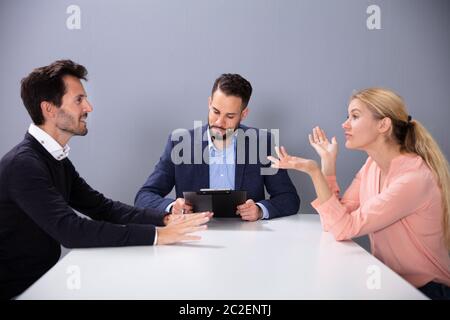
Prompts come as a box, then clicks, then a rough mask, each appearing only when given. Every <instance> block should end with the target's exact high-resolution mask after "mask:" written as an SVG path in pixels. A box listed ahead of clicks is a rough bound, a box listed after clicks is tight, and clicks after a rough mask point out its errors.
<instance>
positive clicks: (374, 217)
mask: <svg viewBox="0 0 450 320" xmlns="http://www.w3.org/2000/svg"><path fill="white" fill-rule="evenodd" d="M359 179H360V178H358V177H357V178H355V180H356V181H355V180H354V182H353V183H352V186H351V187H350V188H349V190H348V191H347V192H346V196H344V198H343V201H344V202H340V201H339V199H338V198H337V197H336V195H332V196H331V198H330V199H328V200H327V201H326V202H324V203H322V204H319V203H317V202H313V207H314V208H315V209H316V210H317V211H318V212H319V214H320V216H321V219H322V221H323V223H324V224H325V225H326V226H327V227H328V229H329V230H328V231H330V232H331V233H332V234H333V235H334V237H335V238H336V239H337V240H347V239H351V238H353V237H358V236H362V235H365V234H368V233H372V232H375V231H377V230H380V229H383V228H385V227H387V226H389V225H391V224H392V223H394V222H396V221H398V220H400V219H402V218H404V217H406V216H408V215H409V214H411V213H412V212H414V211H416V210H417V209H420V208H421V207H422V206H424V205H426V204H424V201H423V200H422V199H423V195H424V194H426V192H427V190H426V189H427V188H428V187H427V186H428V184H427V183H425V181H424V179H423V176H422V175H421V173H420V172H416V171H411V172H407V173H404V174H403V175H402V176H399V177H398V178H396V179H394V180H393V181H392V182H391V183H390V184H389V185H388V186H387V187H386V188H385V189H384V190H383V191H382V192H381V193H379V194H377V195H376V196H374V197H372V198H371V199H369V200H368V201H366V202H365V203H362V204H360V205H358V206H357V208H354V209H353V207H354V206H355V205H356V203H357V201H356V200H355V199H354V197H355V195H356V194H357V190H359V184H360V182H359Z"/></svg>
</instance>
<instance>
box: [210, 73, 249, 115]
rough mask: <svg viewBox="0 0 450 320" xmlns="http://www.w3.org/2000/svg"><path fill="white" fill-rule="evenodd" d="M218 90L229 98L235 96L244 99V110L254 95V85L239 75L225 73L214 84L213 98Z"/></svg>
mask: <svg viewBox="0 0 450 320" xmlns="http://www.w3.org/2000/svg"><path fill="white" fill-rule="evenodd" d="M217 89H220V91H222V92H223V93H225V94H226V95H227V96H235V97H239V98H241V99H242V109H245V108H246V107H247V105H248V102H249V101H250V96H251V95H252V85H251V84H250V82H248V81H247V80H245V79H244V78H243V77H241V76H240V75H239V74H232V73H224V74H222V75H221V76H220V77H219V78H217V79H216V81H215V82H214V86H213V88H212V92H211V97H212V96H213V95H214V92H216V90H217Z"/></svg>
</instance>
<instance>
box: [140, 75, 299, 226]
mask: <svg viewBox="0 0 450 320" xmlns="http://www.w3.org/2000/svg"><path fill="white" fill-rule="evenodd" d="M251 94H252V86H251V84H250V82H248V81H247V80H246V79H244V78H243V77H242V76H240V75H238V74H222V75H221V76H220V77H219V78H217V79H216V81H215V82H214V85H213V89H212V91H211V96H210V97H209V99H208V108H209V113H208V124H207V125H205V126H199V127H197V128H194V129H193V130H190V131H187V130H186V134H185V135H184V137H183V139H179V136H180V135H179V132H178V133H177V132H176V131H175V132H174V133H172V134H171V136H170V137H169V139H168V142H167V144H166V147H165V149H164V152H163V154H162V156H161V158H160V161H159V162H158V163H157V165H156V167H155V170H154V171H153V173H152V174H151V175H150V176H149V177H148V179H147V181H146V182H145V184H144V185H143V186H142V188H141V189H140V190H139V192H138V193H137V195H136V198H135V205H136V206H138V207H144V208H155V209H159V210H165V211H167V212H171V213H174V214H179V213H190V212H192V209H193V208H192V206H191V205H189V204H188V203H186V201H185V199H184V198H183V192H185V191H199V190H200V189H232V190H245V191H247V198H248V200H247V201H246V202H245V203H244V204H242V205H240V206H238V207H237V208H236V213H237V214H238V215H240V217H241V219H242V220H245V221H256V220H259V219H271V218H276V217H282V216H288V215H292V214H296V213H297V212H298V210H299V207H300V198H299V196H298V195H297V191H296V189H295V187H294V185H293V184H292V181H291V179H290V178H289V176H288V174H287V172H286V171H285V170H282V169H280V170H272V171H271V170H270V169H271V168H270V163H269V162H268V161H267V158H266V156H267V155H271V154H272V153H273V152H272V151H271V150H272V149H273V148H271V147H270V146H272V143H273V139H274V137H273V136H272V135H271V134H263V133H265V132H264V130H259V129H256V128H250V127H247V126H244V125H241V121H243V120H244V119H245V118H246V117H247V115H248V113H249V108H248V107H247V105H248V103H249V100H250V96H251ZM180 147H182V148H180ZM261 154H264V155H266V156H264V157H261V156H259V157H257V155H261ZM180 158H182V161H180ZM173 187H175V193H176V197H177V198H176V199H170V198H166V196H167V195H168V194H169V193H170V192H171V191H172V189H173ZM264 189H266V190H267V193H268V194H269V198H268V199H266V197H265V190H264Z"/></svg>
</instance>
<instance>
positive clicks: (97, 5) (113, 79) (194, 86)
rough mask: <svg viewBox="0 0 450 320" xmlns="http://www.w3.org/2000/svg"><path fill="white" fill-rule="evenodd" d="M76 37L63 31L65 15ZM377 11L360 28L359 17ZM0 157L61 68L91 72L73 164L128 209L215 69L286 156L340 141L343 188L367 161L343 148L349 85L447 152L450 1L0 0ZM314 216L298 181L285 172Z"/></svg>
mask: <svg viewBox="0 0 450 320" xmlns="http://www.w3.org/2000/svg"><path fill="white" fill-rule="evenodd" d="M71 4H76V5H78V6H79V7H80V8H81V29H79V30H69V29H68V28H67V27H66V19H67V18H68V17H69V16H70V14H67V13H66V9H67V7H68V6H69V5H71ZM371 4H376V5H378V6H379V7H380V9H381V29H380V30H368V28H367V26H366V20H367V18H368V16H369V14H367V13H366V9H367V7H368V6H369V5H371ZM0 39H1V42H0V119H1V126H0V137H1V138H0V139H1V140H0V155H3V154H5V153H6V152H7V151H8V150H9V149H10V148H11V147H13V146H14V145H15V144H16V143H18V142H19V141H20V140H21V139H22V137H23V135H24V133H25V131H26V129H27V127H28V125H29V123H30V119H29V117H28V114H27V113H26V110H25V108H24V107H23V105H22V103H21V100H20V95H19V89H20V85H19V82H20V79H21V78H22V77H24V76H25V75H27V74H28V73H29V72H30V71H31V70H32V69H33V68H34V67H37V66H42V65H46V64H49V63H51V62H52V61H54V60H56V59H61V58H70V59H73V60H74V61H77V62H79V63H81V64H84V65H85V66H86V67H87V68H88V70H89V75H90V76H89V78H90V79H89V81H88V82H87V83H86V89H87V92H88V95H89V98H90V101H91V103H92V104H93V106H94V112H93V113H92V114H91V115H90V117H89V124H88V125H89V134H88V135H87V136H86V137H83V138H79V137H76V138H74V139H72V140H71V141H70V143H69V144H70V146H71V148H72V150H71V154H70V157H71V159H72V161H73V162H74V164H75V165H76V167H77V168H78V171H79V172H80V173H81V175H82V176H84V177H85V178H86V179H87V181H88V182H89V183H90V184H91V185H92V186H93V187H94V188H97V189H99V190H101V191H102V192H103V193H105V194H106V195H107V196H109V197H112V198H113V199H117V200H121V201H123V202H126V203H133V200H134V196H135V194H136V192H137V190H138V188H139V187H140V186H141V185H142V184H143V182H144V181H145V179H146V177H147V176H148V174H149V173H150V172H151V171H152V170H153V167H154V165H155V164H156V162H157V161H158V159H159V156H160V154H161V152H162V150H163V146H164V144H165V142H166V139H167V136H168V134H169V133H170V132H171V131H172V130H173V129H175V128H192V126H193V121H194V120H203V121H205V119H206V116H207V98H208V95H209V93H210V89H211V87H212V84H213V81H214V79H215V78H216V77H217V76H218V75H220V74H221V73H223V72H232V73H240V74H242V75H243V76H244V77H246V78H247V79H249V80H250V81H251V83H252V85H253V87H254V94H253V96H252V99H251V103H250V106H249V107H250V108H251V112H250V115H249V118H248V120H247V121H246V122H245V123H246V124H247V125H250V126H256V127H260V128H280V133H281V142H282V144H283V145H285V146H286V147H287V148H288V150H290V152H291V153H293V154H298V155H302V156H304V157H315V158H316V159H317V157H316V156H315V154H314V152H313V150H312V149H311V147H310V146H309V144H308V140H307V134H308V133H309V132H310V130H311V129H312V127H313V126H315V125H317V124H320V125H321V126H322V127H323V128H324V129H325V130H327V132H328V133H329V134H330V135H336V136H337V138H338V141H339V142H340V143H341V151H340V157H339V160H338V179H339V181H340V184H341V186H342V187H346V186H347V185H348V184H349V183H350V181H351V179H352V178H353V176H354V174H355V173H356V171H357V170H358V169H359V168H360V166H361V165H362V164H363V162H364V160H365V157H366V156H365V155H364V154H362V153H359V152H354V151H348V150H346V149H345V148H344V147H343V141H344V137H343V134H342V129H341V123H342V122H343V121H344V119H345V117H346V110H347V100H348V97H349V95H350V94H351V93H352V90H354V89H360V88H364V87H368V86H383V87H389V88H392V89H394V90H396V91H398V92H399V93H400V94H401V95H402V96H403V97H404V98H405V100H406V102H407V104H408V107H409V110H410V113H411V114H412V116H413V117H414V118H416V119H419V120H420V121H422V122H423V124H424V125H425V126H426V127H427V128H428V129H429V130H430V131H431V133H432V134H433V135H434V137H435V138H436V139H437V141H438V142H439V143H440V145H441V146H442V149H443V150H444V152H445V154H446V156H447V157H448V156H449V155H450V145H449V139H448V129H447V124H448V121H449V119H450V108H449V107H450V106H449V101H450V90H449V89H450V62H449V57H450V1H447V0H442V1H439V0H433V1H426V0H420V1H419V0H396V1H381V0H373V1H366V0H341V1H336V0H327V1H326V0H321V1H317V0H315V1H313V0H310V1H306V0H304V1H301V0H290V1H288V0H279V1H275V0H241V1H238V0H227V1H224V0H153V1H143V0H142V1H138V0H133V1H118V0H115V1H111V0H109V1H106V0H103V1H100V0H96V1H92V0H91V1H87V0H86V1H82V0H72V1H56V0H54V1H51V0H40V1H32V0H30V1H24V0H19V1H18V0H0ZM290 175H291V177H292V179H293V181H294V182H295V185H296V187H297V190H298V192H299V193H300V196H301V198H302V205H301V211H302V212H304V213H312V212H314V211H313V209H312V208H311V206H310V204H309V203H310V202H311V201H312V200H313V198H314V193H313V187H312V184H311V182H310V181H309V179H308V178H307V177H306V176H305V175H302V174H301V173H297V172H291V173H290Z"/></svg>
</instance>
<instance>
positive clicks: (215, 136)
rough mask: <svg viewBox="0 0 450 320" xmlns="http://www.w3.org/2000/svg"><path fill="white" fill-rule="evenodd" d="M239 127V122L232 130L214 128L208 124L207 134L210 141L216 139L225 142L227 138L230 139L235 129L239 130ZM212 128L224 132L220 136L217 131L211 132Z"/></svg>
mask: <svg viewBox="0 0 450 320" xmlns="http://www.w3.org/2000/svg"><path fill="white" fill-rule="evenodd" d="M240 125H241V122H240V121H239V122H238V123H237V125H236V126H235V127H234V128H222V127H218V126H214V125H212V124H210V123H209V132H210V134H211V139H212V140H216V139H217V140H220V141H225V140H227V139H228V138H230V137H231V136H232V135H233V134H234V132H235V131H236V129H237V128H239V126H240ZM213 128H215V129H221V130H223V131H225V133H224V134H221V133H219V132H217V131H216V132H215V131H213V130H211V129H213Z"/></svg>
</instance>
